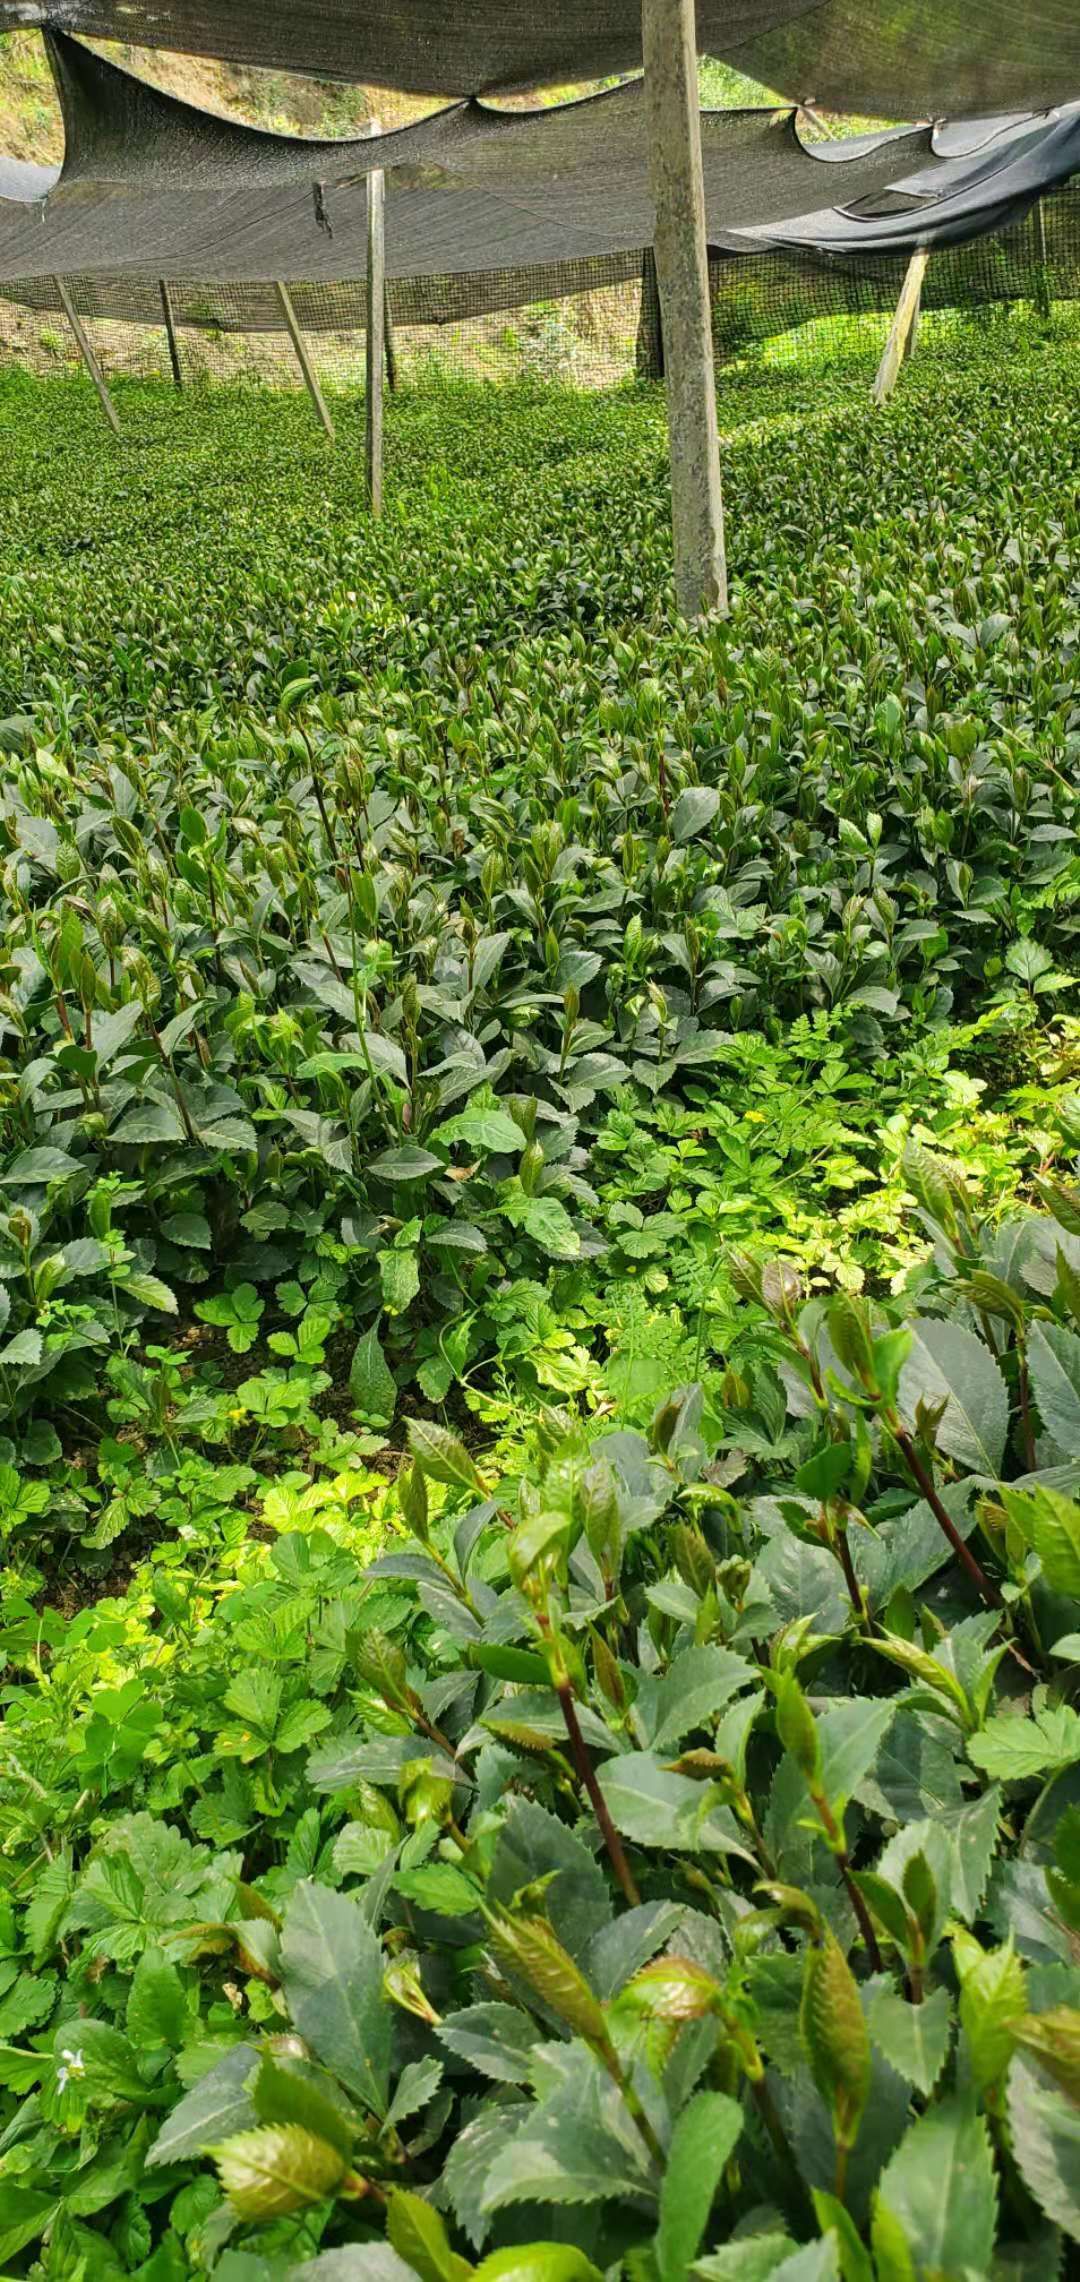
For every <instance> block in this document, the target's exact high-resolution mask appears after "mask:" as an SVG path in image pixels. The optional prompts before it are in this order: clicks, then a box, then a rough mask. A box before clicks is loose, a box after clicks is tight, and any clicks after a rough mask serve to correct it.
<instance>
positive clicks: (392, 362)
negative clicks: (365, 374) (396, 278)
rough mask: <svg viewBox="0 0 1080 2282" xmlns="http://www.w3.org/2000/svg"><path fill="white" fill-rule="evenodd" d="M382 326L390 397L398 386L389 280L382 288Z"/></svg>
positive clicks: (395, 343)
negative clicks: (384, 333) (384, 337)
mask: <svg viewBox="0 0 1080 2282" xmlns="http://www.w3.org/2000/svg"><path fill="white" fill-rule="evenodd" d="M383 326H384V329H385V332H386V385H387V387H388V389H389V391H390V394H391V396H393V395H394V394H395V393H396V390H397V384H398V361H397V342H396V341H395V339H394V318H393V311H392V310H391V307H390V280H389V278H387V281H386V284H385V286H384V288H383Z"/></svg>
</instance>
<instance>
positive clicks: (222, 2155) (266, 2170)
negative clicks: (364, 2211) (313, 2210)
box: [212, 2124, 347, 2226]
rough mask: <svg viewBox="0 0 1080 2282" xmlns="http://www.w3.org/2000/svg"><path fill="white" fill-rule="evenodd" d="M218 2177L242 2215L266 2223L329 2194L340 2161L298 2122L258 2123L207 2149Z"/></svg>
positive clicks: (341, 2170)
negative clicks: (256, 2125) (211, 2155)
mask: <svg viewBox="0 0 1080 2282" xmlns="http://www.w3.org/2000/svg"><path fill="white" fill-rule="evenodd" d="M212 2153H213V2156H214V2161H215V2163H216V2164H217V2170H218V2177H219V2179H220V2181H221V2184H222V2186H223V2188H224V2190H225V2193H226V2195H227V2196H228V2198H229V2201H230V2203H231V2204H232V2207H233V2209H234V2211H236V2212H237V2213H238V2214H239V2216H240V2217H241V2218H242V2219H253V2220H255V2221H256V2223H257V2224H259V2225H262V2226H265V2225H268V2224H269V2222H270V2221H271V2220H272V2219H280V2218H286V2217H287V2216H288V2215H289V2213H290V2212H292V2211H302V2210H306V2209H307V2208H309V2206H310V2205H311V2204H312V2203H321V2202H324V2201H325V2199H326V2197H327V2196H328V2195H333V2194H334V2193H335V2192H336V2190H337V2189H338V2187H340V2185H341V2182H342V2180H343V2179H344V2177H345V2172H346V2168H347V2166H346V2163H345V2159H344V2157H343V2156H342V2155H341V2154H340V2153H339V2151H338V2149H337V2148H336V2147H331V2146H330V2144H329V2141H327V2140H325V2139H317V2138H316V2136H315V2134H314V2132H310V2131H305V2129H304V2127H303V2125H302V2124H261V2125H259V2127H258V2128H257V2129H256V2130H255V2131H244V2132H240V2133H238V2134H237V2136H236V2137H235V2138H233V2139H227V2140H225V2141H223V2142H222V2144H221V2145H220V2146H218V2147H215V2148H214V2149H213V2150H212Z"/></svg>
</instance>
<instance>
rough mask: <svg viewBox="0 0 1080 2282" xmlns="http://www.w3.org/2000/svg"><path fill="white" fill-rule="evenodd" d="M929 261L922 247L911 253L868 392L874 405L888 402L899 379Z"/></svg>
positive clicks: (917, 312)
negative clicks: (882, 351)
mask: <svg viewBox="0 0 1080 2282" xmlns="http://www.w3.org/2000/svg"><path fill="white" fill-rule="evenodd" d="M929 259H930V256H929V253H928V252H927V250H926V248H925V246H920V248H919V251H918V252H917V253H914V254H912V257H911V260H910V261H909V263H908V265H907V271H906V274H905V277H904V282H903V284H902V286H901V288H900V299H899V301H898V302H897V304H896V314H895V316H894V317H893V321H892V324H891V325H890V327H889V338H888V340H887V341H886V343H885V354H884V356H883V357H882V359H881V363H880V364H879V366H878V368H877V374H876V377H875V380H874V386H873V390H872V392H871V393H872V395H873V399H874V402H875V404H887V403H888V400H889V398H890V396H891V395H892V392H893V389H894V388H895V387H896V383H897V381H898V380H899V378H900V367H901V365H902V364H903V362H904V358H905V356H907V354H908V353H909V351H908V344H909V342H910V340H911V335H912V330H913V328H914V326H915V324H916V323H917V321H918V315H919V303H920V301H921V300H922V289H923V279H924V277H925V276H926V265H927V262H928V261H929Z"/></svg>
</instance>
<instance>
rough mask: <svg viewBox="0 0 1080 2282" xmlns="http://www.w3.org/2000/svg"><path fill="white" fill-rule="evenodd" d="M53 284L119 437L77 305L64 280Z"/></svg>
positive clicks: (112, 410)
mask: <svg viewBox="0 0 1080 2282" xmlns="http://www.w3.org/2000/svg"><path fill="white" fill-rule="evenodd" d="M53 284H54V285H55V287H56V290H57V293H58V294H59V296H60V307H61V309H62V310H63V312H64V315H65V317H66V318H67V321H68V324H69V325H70V327H71V330H72V332H73V333H74V335H75V342H76V346H77V348H78V351H79V355H80V356H81V358H82V361H83V363H84V365H85V366H86V369H87V372H88V373H89V375H90V378H91V380H92V381H93V383H94V387H95V388H96V390H97V393H98V400H99V402H100V405H101V409H102V411H103V412H104V414H105V418H106V420H107V421H108V423H109V426H110V428H111V429H112V432H113V434H114V436H118V435H119V434H120V422H119V420H118V419H117V416H116V406H115V404H114V403H113V400H112V397H111V396H110V394H109V391H108V388H107V386H106V382H105V375H104V373H103V372H102V369H101V366H100V365H99V363H98V361H97V358H96V356H95V355H94V351H93V349H92V348H91V346H90V337H89V334H88V333H87V331H86V328H85V326H84V324H83V321H82V318H81V317H80V315H79V312H78V310H77V309H76V307H75V303H74V302H73V300H72V298H71V295H70V293H69V292H68V289H67V286H66V285H65V284H64V280H63V278H62V277H54V279H53Z"/></svg>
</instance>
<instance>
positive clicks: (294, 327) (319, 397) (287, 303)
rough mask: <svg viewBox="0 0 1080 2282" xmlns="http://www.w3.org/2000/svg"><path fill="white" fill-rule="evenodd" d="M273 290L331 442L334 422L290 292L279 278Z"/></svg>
mask: <svg viewBox="0 0 1080 2282" xmlns="http://www.w3.org/2000/svg"><path fill="white" fill-rule="evenodd" d="M275 291H276V293H277V297H278V301H279V303H280V306H281V314H282V316H283V317H284V319H285V324H286V327H287V330H288V334H289V339H290V340H291V342H292V345H293V347H294V349H295V350H296V361H297V364H298V365H299V367H300V370H301V372H302V373H303V375H304V386H305V387H306V389H307V392H308V395H309V396H310V398H311V401H312V403H313V405H314V407H315V417H316V419H317V420H318V421H319V423H320V425H321V426H322V427H323V428H324V429H325V431H326V434H327V435H328V436H329V438H330V441H331V443H333V441H334V423H333V421H332V420H331V418H330V414H329V412H328V411H327V409H326V399H325V397H324V396H323V392H322V389H321V388H320V387H319V382H318V376H317V374H316V371H315V367H314V365H313V364H312V361H311V358H310V356H309V355H308V348H307V342H306V341H305V339H304V336H303V334H302V332H301V331H300V327H299V325H298V324H297V322H296V311H295V309H294V308H293V305H292V295H291V294H290V292H289V290H288V287H287V286H285V285H282V283H281V280H280V278H279V279H278V281H277V284H276V287H275Z"/></svg>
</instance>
